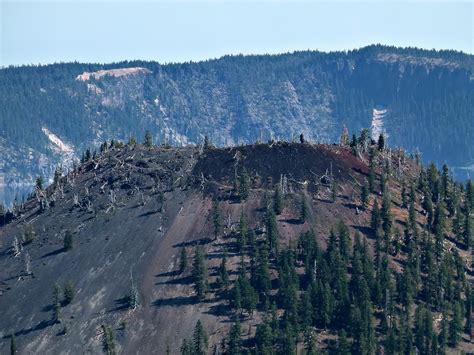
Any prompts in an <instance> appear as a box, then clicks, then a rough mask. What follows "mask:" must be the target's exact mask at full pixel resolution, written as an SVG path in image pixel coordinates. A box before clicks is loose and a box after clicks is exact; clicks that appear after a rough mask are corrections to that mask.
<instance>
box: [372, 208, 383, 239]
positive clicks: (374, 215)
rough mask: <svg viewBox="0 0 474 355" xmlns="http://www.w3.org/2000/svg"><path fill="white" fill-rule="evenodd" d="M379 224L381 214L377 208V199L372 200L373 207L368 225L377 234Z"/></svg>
mask: <svg viewBox="0 0 474 355" xmlns="http://www.w3.org/2000/svg"><path fill="white" fill-rule="evenodd" d="M380 225H381V214H380V209H379V204H378V202H377V200H375V201H374V207H373V208H372V217H371V219H370V227H371V228H372V231H373V232H374V234H375V235H377V234H378V230H379V228H380Z"/></svg>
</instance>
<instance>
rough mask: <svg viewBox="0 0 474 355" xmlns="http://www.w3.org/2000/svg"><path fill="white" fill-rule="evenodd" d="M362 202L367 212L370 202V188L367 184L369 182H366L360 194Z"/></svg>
mask: <svg viewBox="0 0 474 355" xmlns="http://www.w3.org/2000/svg"><path fill="white" fill-rule="evenodd" d="M360 200H361V202H362V208H363V209H364V210H365V208H366V207H367V203H368V202H369V186H368V184H367V181H366V182H364V185H362V188H361V192H360Z"/></svg>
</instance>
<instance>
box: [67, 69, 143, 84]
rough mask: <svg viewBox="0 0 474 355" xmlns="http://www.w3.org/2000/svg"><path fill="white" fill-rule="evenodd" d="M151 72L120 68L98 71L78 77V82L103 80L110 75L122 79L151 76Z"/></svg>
mask: <svg viewBox="0 0 474 355" xmlns="http://www.w3.org/2000/svg"><path fill="white" fill-rule="evenodd" d="M150 73H151V71H150V70H148V69H146V68H119V69H109V70H98V71H96V72H92V73H90V72H84V73H82V74H80V75H78V76H76V80H80V81H88V80H89V79H90V78H91V77H92V78H94V79H101V78H102V77H104V76H106V75H109V76H114V77H117V78H118V77H120V76H125V75H135V74H150Z"/></svg>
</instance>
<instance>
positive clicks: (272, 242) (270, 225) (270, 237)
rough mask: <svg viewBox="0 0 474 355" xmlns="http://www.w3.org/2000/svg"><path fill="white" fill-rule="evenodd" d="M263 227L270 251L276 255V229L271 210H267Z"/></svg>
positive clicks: (273, 214)
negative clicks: (264, 226)
mask: <svg viewBox="0 0 474 355" xmlns="http://www.w3.org/2000/svg"><path fill="white" fill-rule="evenodd" d="M265 225H266V233H267V241H268V246H269V248H270V251H271V252H272V253H273V254H275V255H276V252H277V251H278V227H277V223H276V216H275V212H274V211H273V209H267V213H266V221H265Z"/></svg>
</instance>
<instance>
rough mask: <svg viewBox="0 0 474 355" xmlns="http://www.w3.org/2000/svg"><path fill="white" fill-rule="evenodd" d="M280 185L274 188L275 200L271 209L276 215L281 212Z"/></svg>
mask: <svg viewBox="0 0 474 355" xmlns="http://www.w3.org/2000/svg"><path fill="white" fill-rule="evenodd" d="M281 195H282V193H281V189H280V186H277V187H276V189H275V201H274V203H273V210H274V211H275V214H276V215H279V214H281V212H282V211H283V198H282V196H281Z"/></svg>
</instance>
